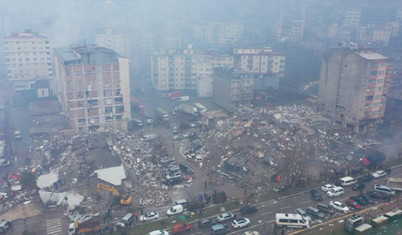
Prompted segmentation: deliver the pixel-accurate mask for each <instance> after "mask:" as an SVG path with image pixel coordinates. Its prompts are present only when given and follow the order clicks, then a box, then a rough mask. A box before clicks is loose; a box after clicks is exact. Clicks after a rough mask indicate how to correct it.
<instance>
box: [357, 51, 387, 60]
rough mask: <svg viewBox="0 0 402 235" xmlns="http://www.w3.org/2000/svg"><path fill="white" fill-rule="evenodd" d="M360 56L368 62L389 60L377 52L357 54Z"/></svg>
mask: <svg viewBox="0 0 402 235" xmlns="http://www.w3.org/2000/svg"><path fill="white" fill-rule="evenodd" d="M356 54H358V55H359V56H361V57H363V58H364V59H366V60H383V59H387V57H385V56H383V55H381V54H379V53H377V52H364V51H362V52H356Z"/></svg>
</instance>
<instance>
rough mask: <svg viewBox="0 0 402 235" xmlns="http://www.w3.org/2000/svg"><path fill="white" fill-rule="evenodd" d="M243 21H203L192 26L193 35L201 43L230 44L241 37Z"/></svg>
mask: <svg viewBox="0 0 402 235" xmlns="http://www.w3.org/2000/svg"><path fill="white" fill-rule="evenodd" d="M243 32H244V23H243V22H225V23H203V24H199V25H196V26H194V28H193V37H194V39H195V40H199V41H201V42H203V43H209V44H222V45H224V44H232V43H235V42H237V41H238V40H240V39H241V37H242V36H243Z"/></svg>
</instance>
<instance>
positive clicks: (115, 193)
mask: <svg viewBox="0 0 402 235" xmlns="http://www.w3.org/2000/svg"><path fill="white" fill-rule="evenodd" d="M97 189H98V194H99V195H101V193H102V189H104V190H106V191H109V192H111V193H113V196H114V197H118V198H120V204H122V205H130V204H131V201H132V200H133V196H131V195H122V196H120V192H119V190H117V189H116V188H115V187H112V186H109V185H106V184H101V183H98V185H97Z"/></svg>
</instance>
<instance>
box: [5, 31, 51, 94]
mask: <svg viewBox="0 0 402 235" xmlns="http://www.w3.org/2000/svg"><path fill="white" fill-rule="evenodd" d="M4 52H5V57H6V67H7V75H8V80H9V82H10V83H11V84H12V86H13V90H14V91H21V90H28V89H30V88H31V87H32V85H33V84H34V83H35V82H36V81H37V80H43V79H51V78H52V76H53V72H52V56H51V49H50V42H49V39H48V38H47V37H46V36H45V35H42V34H39V33H35V32H32V31H31V30H25V32H20V33H11V34H9V35H7V36H6V37H5V38H4Z"/></svg>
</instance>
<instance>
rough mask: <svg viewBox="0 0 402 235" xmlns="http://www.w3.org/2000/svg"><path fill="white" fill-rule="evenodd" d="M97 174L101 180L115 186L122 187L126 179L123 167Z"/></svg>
mask: <svg viewBox="0 0 402 235" xmlns="http://www.w3.org/2000/svg"><path fill="white" fill-rule="evenodd" d="M95 173H96V174H97V175H98V178H99V179H101V180H103V181H106V182H108V183H111V184H113V185H121V181H122V180H123V179H125V178H126V172H125V171H124V167H123V166H115V167H109V168H105V169H100V170H96V171H95Z"/></svg>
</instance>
